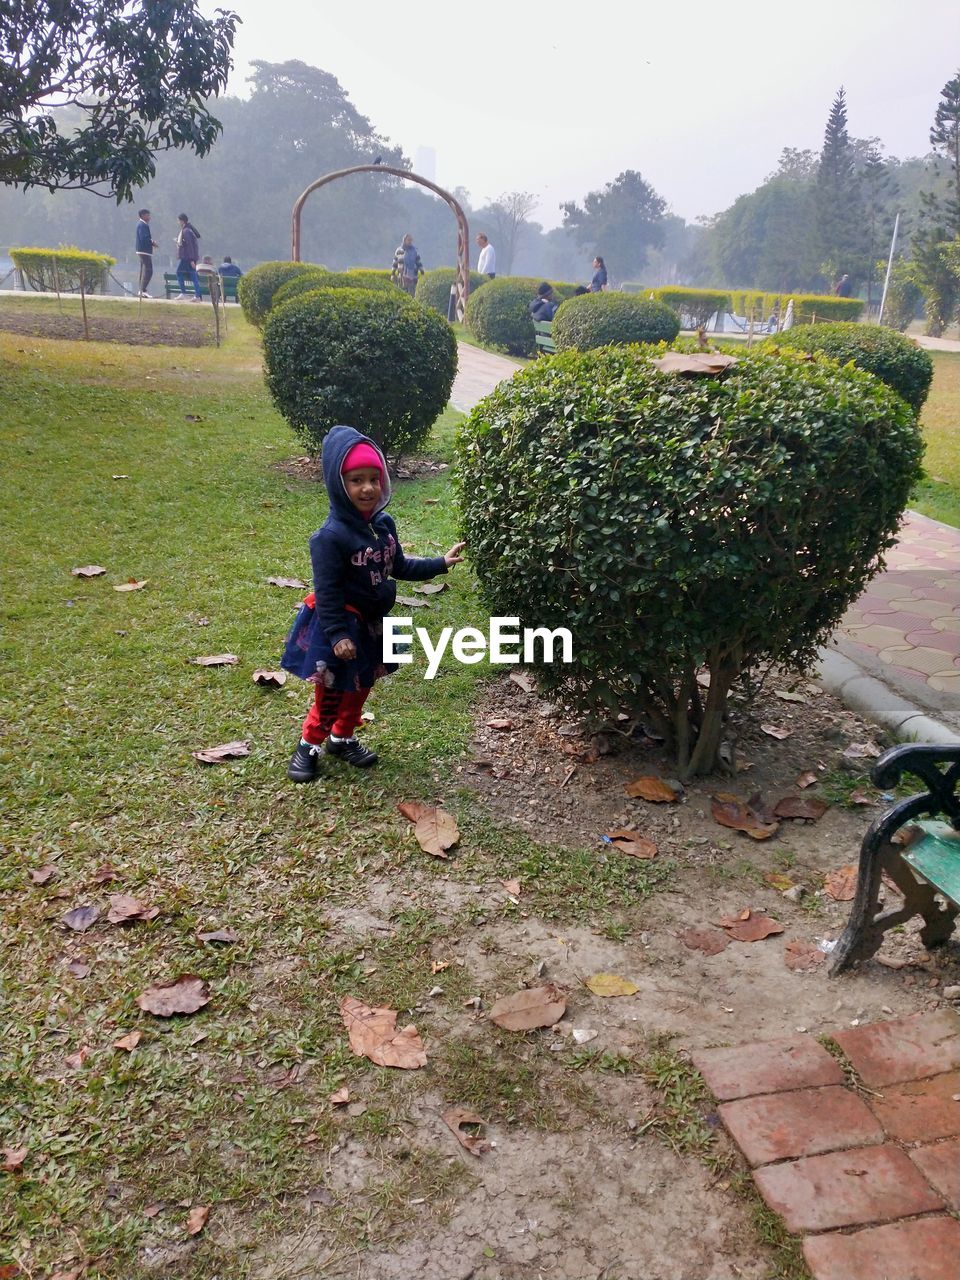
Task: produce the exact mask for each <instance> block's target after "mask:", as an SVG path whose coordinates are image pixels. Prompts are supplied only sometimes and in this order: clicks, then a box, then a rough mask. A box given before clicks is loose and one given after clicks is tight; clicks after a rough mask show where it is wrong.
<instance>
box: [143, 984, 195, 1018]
mask: <svg viewBox="0 0 960 1280" xmlns="http://www.w3.org/2000/svg"><path fill="white" fill-rule="evenodd" d="M209 1003H210V988H209V987H208V986H207V984H206V983H205V982H204V980H203V979H202V978H198V977H197V976H196V975H195V974H192V973H182V974H181V975H180V976H179V977H178V978H172V979H171V980H170V981H169V982H155V983H154V984H153V986H152V987H147V989H146V991H141V992H140V994H139V995H138V996H137V1004H138V1005H139V1006H140V1008H141V1009H142V1010H143V1011H144V1013H152V1014H154V1015H155V1017H157V1018H172V1017H173V1016H174V1014H177V1013H196V1012H197V1010H198V1009H202V1008H203V1006H204V1005H205V1004H209Z"/></svg>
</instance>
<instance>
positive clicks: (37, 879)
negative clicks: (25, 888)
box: [30, 863, 57, 884]
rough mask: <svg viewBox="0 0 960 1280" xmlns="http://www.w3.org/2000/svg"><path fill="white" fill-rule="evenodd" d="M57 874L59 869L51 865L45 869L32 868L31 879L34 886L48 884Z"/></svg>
mask: <svg viewBox="0 0 960 1280" xmlns="http://www.w3.org/2000/svg"><path fill="white" fill-rule="evenodd" d="M56 874H57V868H56V867H55V866H53V865H52V864H51V863H48V864H47V866H45V867H39V868H31V870H30V879H31V880H32V881H33V883H34V884H47V882H48V881H50V880H52V879H53V877H54V876H55V875H56Z"/></svg>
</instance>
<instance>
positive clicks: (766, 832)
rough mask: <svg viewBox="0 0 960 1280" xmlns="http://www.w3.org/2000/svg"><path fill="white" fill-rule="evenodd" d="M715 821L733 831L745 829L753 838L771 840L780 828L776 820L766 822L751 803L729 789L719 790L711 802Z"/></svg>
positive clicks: (711, 810)
mask: <svg viewBox="0 0 960 1280" xmlns="http://www.w3.org/2000/svg"><path fill="white" fill-rule="evenodd" d="M710 812H711V813H712V814H713V820H714V822H717V823H719V824H720V826H721V827H730V828H731V829H732V830H733V831H743V832H744V833H745V834H746V835H748V836H750V838H751V839H752V840H769V839H770V837H771V836H775V835H776V834H777V832H778V831H779V830H780V828H779V826H778V824H777V823H776V822H765V821H764V820H763V818H762V817H761V815H760V814H758V813H757V811H756V810H755V809H754V808H753V807H752V806H751V805H750V804H749V803H747V804H745V803H744V802H743V801H742V800H738V799H737V797H736V796H733V795H730V793H729V792H727V791H718V792H717V793H716V795H715V796H713V797H712V799H711V802H710Z"/></svg>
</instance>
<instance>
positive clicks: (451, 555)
mask: <svg viewBox="0 0 960 1280" xmlns="http://www.w3.org/2000/svg"><path fill="white" fill-rule="evenodd" d="M321 461H322V465H323V479H324V483H325V484H326V486H327V493H328V494H329V497H330V514H329V515H328V516H327V519H326V521H325V523H324V524H323V526H322V527H321V528H320V529H318V530H317V531H316V533H314V534H313V536H312V537H311V539H310V560H311V563H312V565H313V594H312V596H307V598H306V600H305V601H304V603H303V607H302V608H301V610H300V612H299V614H298V615H297V618H296V621H295V622H294V625H293V628H292V629H291V631H290V634H289V636H288V637H287V644H286V648H285V650H284V654H283V658H282V660H281V665H282V666H284V667H285V668H286V669H287V670H288V671H292V672H293V673H294V674H295V675H298V676H300V677H301V678H302V679H304V680H309V681H312V682H313V684H314V686H315V692H314V701H313V705H312V706H311V707H310V710H309V711H308V712H307V717H306V719H305V720H304V722H303V730H302V735H301V738H300V742H299V744H298V745H297V749H296V750H295V751H294V753H293V756H292V757H291V760H290V764H289V765H288V766H287V776H288V777H289V778H291V779H292V780H293V781H294V782H311V781H313V779H314V778H315V777H316V773H317V759H318V757H319V755H320V754H321V748H322V747H323V744H324V743H326V753H327V755H330V756H335V757H339V759H341V760H345V761H346V762H347V763H348V764H352V765H356V766H357V767H358V768H361V769H366V768H369V767H370V766H371V765H375V764H376V763H377V755H376V753H375V752H373V751H370V750H368V749H367V748H366V747H365V746H363V744H362V743H360V742H359V741H358V740H357V738H356V737H355V736H354V731H355V730H356V728H357V727H358V725H359V724H360V723H361V712H362V710H363V704H364V703H365V702H366V700H367V698H368V696H369V694H370V690H371V689H372V687H373V684H374V682H375V681H376V680H378V679H379V678H380V676H383V675H386V674H387V673H388V672H390V671H395V670H396V663H391V664H389V665H385V664H384V662H383V640H382V637H383V619H384V617H385V616H386V614H388V613H389V612H390V610H391V609H392V608H393V606H394V604H395V602H396V598H397V588H396V584H395V582H394V579H396V578H400V579H404V580H407V581H411V582H422V581H425V580H426V579H427V578H433V577H435V576H436V575H437V574H438V573H446V572H447V571H448V570H449V569H451V568H452V567H453V565H455V564H459V563H460V561H461V560H462V559H463V557H462V556H461V555H460V552H461V550H462V549H463V546H464V543H462V542H458V543H456V545H455V546H453V547H451V548H450V550H449V551H448V552H447V553H446V555H443V556H432V557H418V556H408V555H404V552H403V548H402V546H401V545H400V539H399V538H398V536H397V526H396V525H395V524H394V522H393V520H392V518H391V517H390V516H388V515H387V513H386V511H385V509H384V508H385V507H386V505H387V503H388V502H389V501H390V476H389V474H388V472H387V464H386V460H385V459H384V456H383V454H382V453H381V452H380V450H379V449H378V448H377V446H376V445H375V444H374V442H373V441H372V440H370V439H369V438H368V437H367V436H364V435H361V434H360V432H359V431H355V430H354V428H353V427H343V426H341V427H334V428H333V429H332V430H331V431H330V432H329V433H328V435H327V436H326V437H325V439H324V442H323V450H322V453H321Z"/></svg>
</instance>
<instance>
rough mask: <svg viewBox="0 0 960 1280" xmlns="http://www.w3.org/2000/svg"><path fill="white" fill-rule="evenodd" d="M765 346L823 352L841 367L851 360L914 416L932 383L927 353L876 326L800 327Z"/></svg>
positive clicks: (897, 334) (921, 406) (834, 325)
mask: <svg viewBox="0 0 960 1280" xmlns="http://www.w3.org/2000/svg"><path fill="white" fill-rule="evenodd" d="M765 345H767V346H769V347H795V348H797V349H798V350H800V351H809V352H815V351H822V352H823V353H824V354H825V355H828V356H832V357H833V359H834V360H838V361H839V362H840V363H841V364H846V363H847V361H848V360H852V361H853V363H854V364H855V365H856V366H857V368H858V369H866V370H867V372H868V373H872V374H875V375H876V376H877V377H878V378H880V379H881V381H883V382H885V383H886V384H887V386H888V387H893V389H894V391H896V392H897V393H898V394H899V395H901V396H903V398H904V400H906V402H907V404H908V405H910V406H911V408H913V409H914V410H915V411H916V412H917V413H919V412H920V410H921V409H922V408H923V403H924V401H925V400H926V398H927V394H928V393H929V391H930V383H931V382H932V381H933V361H932V360H931V358H930V355H929V353H928V352H926V351H924V350H923V348H922V347H918V346H917V344H916V343H915V342H914V341H913V340H912V339H910V338H905V337H904V336H903V335H902V334H900V333H894V332H893V330H892V329H883V328H881V327H880V326H879V325H876V324H802V325H798V326H797V327H796V328H793V329H788V330H787V331H786V332H785V333H780V334H778V335H777V336H776V337H775V338H770V339H769V340H768V341H767V343H766V344H765Z"/></svg>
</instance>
